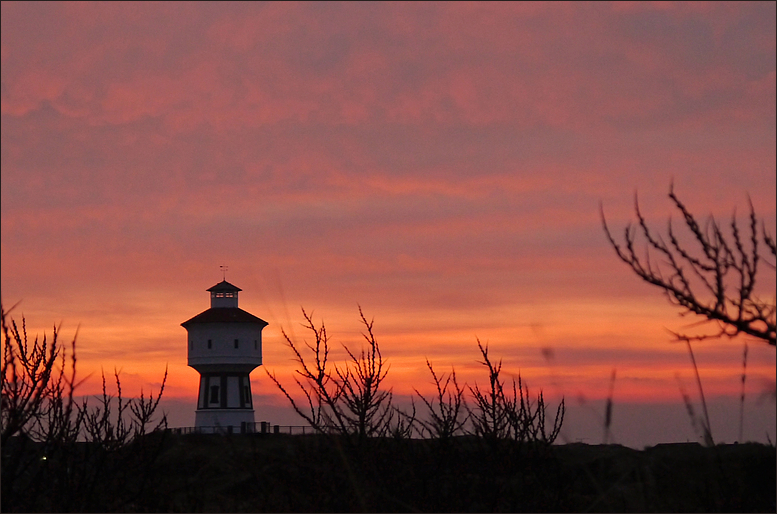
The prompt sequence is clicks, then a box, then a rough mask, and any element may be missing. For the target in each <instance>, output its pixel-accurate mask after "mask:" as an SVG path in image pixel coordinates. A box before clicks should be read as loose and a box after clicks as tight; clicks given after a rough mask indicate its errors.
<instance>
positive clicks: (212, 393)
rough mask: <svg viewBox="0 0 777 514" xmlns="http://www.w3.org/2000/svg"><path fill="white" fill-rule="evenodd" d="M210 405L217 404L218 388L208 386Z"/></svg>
mask: <svg viewBox="0 0 777 514" xmlns="http://www.w3.org/2000/svg"><path fill="white" fill-rule="evenodd" d="M210 403H219V386H210Z"/></svg>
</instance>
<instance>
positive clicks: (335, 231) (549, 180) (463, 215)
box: [0, 2, 777, 445]
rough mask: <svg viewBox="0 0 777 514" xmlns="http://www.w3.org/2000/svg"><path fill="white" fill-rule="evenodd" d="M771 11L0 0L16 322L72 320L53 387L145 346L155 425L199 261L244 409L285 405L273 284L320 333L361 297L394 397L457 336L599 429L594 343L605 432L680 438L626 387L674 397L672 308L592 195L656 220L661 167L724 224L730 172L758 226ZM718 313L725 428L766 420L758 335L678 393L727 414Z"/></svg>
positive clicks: (141, 373)
mask: <svg viewBox="0 0 777 514" xmlns="http://www.w3.org/2000/svg"><path fill="white" fill-rule="evenodd" d="M775 39H776V36H775V4H774V3H770V2H716V3H704V4H701V3H699V4H697V3H617V2H616V3H574V4H563V5H561V4H541V3H531V2H530V3H495V4H494V3H488V4H482V3H419V4H400V3H396V4H395V3H382V4H373V3H320V4H319V3H267V4H261V3H224V2H219V3H168V4H144V3H140V4H129V3H124V2H118V3H59V2H57V3H23V2H10V3H9V2H3V4H2V127H1V128H2V131H1V134H2V135H1V137H2V175H1V180H2V203H1V204H0V211H1V212H2V227H1V228H2V231H1V236H0V237H1V238H2V255H1V257H2V259H1V262H2V302H3V306H4V308H6V309H7V308H9V307H10V306H11V305H13V304H16V303H17V302H19V301H21V303H19V304H18V306H17V307H16V308H15V309H14V311H13V312H12V315H13V317H14V318H15V319H16V320H17V321H20V319H21V317H22V315H23V316H24V317H25V318H26V320H27V324H28V332H29V333H30V334H31V335H33V336H34V335H35V334H39V335H42V334H43V333H44V332H45V333H47V334H51V327H52V326H53V325H54V324H59V323H60V322H61V323H62V335H63V337H64V338H65V339H67V340H68V341H69V340H70V339H72V337H73V335H74V334H75V331H76V327H79V332H78V374H79V376H80V377H82V378H84V377H87V376H89V377H90V378H89V379H88V380H86V381H85V382H84V383H83V384H82V385H81V390H80V393H81V394H95V393H97V392H98V391H100V389H101V381H100V380H99V376H100V373H101V370H104V371H105V373H106V375H108V376H111V375H112V373H113V370H114V369H117V370H121V377H122V388H123V392H124V394H125V395H126V394H136V392H139V391H140V389H141V388H143V390H144V391H149V390H150V389H153V390H155V391H156V390H158V388H159V387H160V385H161V384H160V382H161V378H162V376H163V374H164V370H165V367H166V366H167V368H168V370H169V376H168V380H167V384H166V389H165V396H164V397H163V404H164V402H168V403H167V405H168V407H169V409H170V412H171V423H172V424H173V425H178V426H180V425H185V424H193V420H194V408H195V402H196V399H197V387H198V374H197V372H195V371H194V370H192V369H191V368H188V367H187V365H186V359H187V346H186V331H185V330H184V329H183V328H182V327H181V326H180V324H181V322H183V321H185V320H187V319H189V318H191V317H192V316H194V315H196V314H197V313H199V312H202V311H204V310H205V309H207V308H208V297H207V294H206V293H205V290H206V289H207V288H208V287H210V286H212V285H213V284H215V283H216V282H218V281H220V280H221V279H222V274H221V271H220V270H219V266H220V265H223V264H228V265H229V271H228V273H227V276H226V279H227V280H228V281H229V282H230V283H232V284H234V285H236V286H238V287H239V288H241V289H242V292H241V296H240V305H241V308H244V309H245V310H247V311H248V312H250V313H252V314H255V315H256V316H259V317H261V318H262V319H264V320H265V321H267V322H268V323H269V325H268V326H267V327H266V328H265V329H264V332H263V338H264V339H263V345H264V346H263V364H262V366H261V368H258V369H256V370H255V371H253V373H252V375H251V379H252V390H253V394H254V408H255V411H256V416H257V420H262V419H265V418H264V417H263V414H262V413H263V412H265V413H267V414H266V415H267V417H268V418H267V419H269V418H270V417H272V416H276V418H274V421H275V422H278V423H285V424H298V423H299V422H300V420H299V418H297V417H295V416H294V414H293V413H291V412H290V411H289V409H288V408H287V407H288V406H287V404H286V400H285V398H283V396H282V395H281V394H280V393H279V391H278V390H277V388H276V387H275V386H274V385H273V384H272V382H271V381H270V380H269V379H268V377H267V376H266V375H265V369H266V370H268V371H271V372H274V373H275V374H276V375H277V376H278V378H279V379H280V380H282V381H288V382H290V381H291V380H292V377H293V376H294V366H295V364H294V362H293V354H292V353H291V352H290V350H289V349H288V347H287V346H286V345H285V343H284V340H283V337H282V334H281V330H282V329H283V330H285V331H286V333H287V334H289V335H290V336H292V337H294V338H295V340H297V341H300V342H301V341H302V339H303V338H308V337H309V336H308V334H306V333H305V329H304V328H303V327H302V326H301V325H300V322H302V321H303V318H302V316H301V311H300V307H304V308H305V309H306V310H307V311H308V312H310V311H313V313H314V314H313V319H314V320H315V321H316V323H320V322H321V320H323V321H324V322H325V323H326V326H327V329H328V331H329V333H330V336H331V338H332V339H331V343H332V347H333V349H332V358H333V360H334V361H342V360H343V359H345V356H346V354H345V352H344V351H343V350H342V347H341V343H344V344H347V345H349V347H351V348H354V349H358V348H360V345H361V344H362V341H363V339H362V336H361V331H362V328H363V327H362V326H361V325H360V324H359V317H358V306H359V305H360V306H361V307H362V308H363V310H364V313H365V315H366V316H367V317H368V319H370V318H373V317H374V319H375V334H376V336H377V339H378V341H379V343H380V345H381V350H382V352H383V354H384V356H385V357H386V358H387V359H388V361H389V363H390V364H391V371H390V373H389V378H388V379H387V383H388V384H389V385H390V387H392V388H393V390H394V393H395V394H396V395H397V397H399V398H401V399H402V401H405V400H407V401H409V397H410V396H412V395H413V394H414V390H415V389H417V390H419V391H421V392H422V393H429V392H431V391H432V387H433V384H432V382H431V377H430V375H429V372H428V369H427V368H426V364H425V362H426V359H427V358H428V359H429V360H430V361H431V362H433V364H434V366H435V369H437V370H439V371H440V372H449V371H450V370H451V367H454V368H455V370H456V374H457V377H458V380H459V382H460V383H461V384H464V383H466V384H468V385H474V384H475V383H476V382H477V383H479V384H480V383H483V381H484V380H486V375H485V373H484V371H483V369H482V366H481V365H479V364H478V363H477V361H478V360H479V353H478V348H477V344H476V340H477V338H479V339H480V340H481V341H482V342H484V343H485V342H488V344H489V348H490V351H491V355H493V356H494V357H495V358H501V359H502V361H503V366H504V368H503V369H504V370H505V372H506V375H505V376H506V377H508V378H510V377H513V376H515V377H517V375H518V373H519V372H520V374H521V376H522V378H523V379H525V381H526V382H527V383H528V384H529V386H530V388H531V389H532V390H534V391H539V390H540V389H542V390H544V391H545V393H546V394H547V395H548V396H549V397H552V398H554V401H557V400H558V399H559V398H560V397H561V396H562V395H563V396H564V397H565V398H566V401H567V404H568V405H570V407H571V408H572V410H571V411H570V416H571V417H570V418H569V419H568V421H567V426H566V428H565V431H566V432H565V434H566V436H567V437H568V439H569V440H575V439H577V438H585V437H588V438H591V439H592V440H595V438H596V437H599V436H600V434H599V432H598V430H599V429H600V428H601V427H600V426H599V427H598V428H597V427H596V421H595V419H596V418H595V415H594V414H595V413H594V411H596V409H599V411H596V412H599V413H601V406H602V405H603V404H602V402H603V401H605V400H606V398H607V397H608V394H609V388H610V376H611V373H612V370H613V369H615V370H616V381H615V383H614V393H613V394H614V402H615V404H616V410H615V413H616V418H615V420H616V421H617V422H618V423H621V424H620V425H617V427H616V428H617V430H616V428H614V430H616V432H614V433H617V434H619V435H620V440H621V441H626V442H628V443H629V444H633V445H640V444H647V443H648V442H650V443H656V442H662V441H669V440H673V439H676V438H693V437H695V435H694V434H693V430H692V429H691V427H690V423H688V422H687V419H685V420H684V421H685V422H686V423H685V424H682V422H681V426H679V427H676V426H673V428H669V427H668V428H666V431H665V432H662V430H663V429H658V428H657V429H655V430H653V431H652V432H651V433H650V434H646V432H645V430H646V429H645V425H641V423H643V422H644V423H648V422H647V421H645V420H644V418H640V414H639V413H640V412H644V413H645V416H646V417H651V418H653V419H652V420H651V421H650V423H658V421H656V420H657V419H658V418H660V415H658V414H656V412H657V411H655V410H650V409H653V408H656V409H658V408H659V407H656V406H657V405H660V408H661V409H664V410H662V411H661V412H663V413H671V414H666V415H667V419H673V420H676V419H682V417H683V416H686V414H685V406H684V405H683V400H682V397H681V392H680V391H681V388H684V390H685V392H686V393H687V394H688V395H689V396H690V397H692V399H693V400H694V401H698V391H697V386H696V383H695V375H694V370H693V367H692V366H691V363H690V359H689V356H688V351H687V348H686V347H685V346H684V345H683V344H680V343H672V342H670V341H671V339H672V336H671V335H670V333H669V331H670V330H674V331H677V330H681V329H685V328H687V327H689V326H690V325H691V324H693V323H696V322H698V321H699V319H698V318H694V317H692V316H686V317H679V316H678V313H679V310H678V309H677V308H676V307H674V306H672V305H670V304H669V303H668V302H667V300H666V298H665V297H664V296H663V295H662V293H661V292H660V291H659V290H658V289H656V288H654V287H652V286H650V285H648V284H646V283H644V282H642V281H641V280H640V279H639V278H638V277H637V276H635V275H634V274H633V273H632V271H631V270H630V269H629V268H628V267H627V266H626V265H625V264H624V263H622V262H621V261H619V260H618V257H617V256H616V254H615V252H614V251H613V248H612V247H611V246H610V244H609V243H608V241H607V238H606V236H605V233H604V230H603V228H602V224H601V219H600V212H599V208H600V205H601V206H602V207H603V209H604V213H605V216H606V219H607V223H608V226H609V227H610V229H611V230H612V231H613V233H614V234H615V235H617V236H622V234H623V230H624V227H625V226H626V225H627V224H628V223H632V224H633V223H634V222H635V220H636V218H635V214H634V195H635V191H636V192H637V193H638V198H639V206H640V209H641V212H642V214H643V215H644V216H645V218H646V220H647V223H648V224H649V226H650V228H651V229H652V230H655V231H656V233H662V234H665V231H666V227H667V221H668V219H669V218H670V216H671V217H672V222H673V224H674V225H673V226H675V227H676V228H678V229H679V228H680V226H681V223H682V219H681V217H680V215H679V213H678V212H677V211H676V210H673V206H672V203H671V202H670V201H669V199H668V198H667V193H668V191H669V187H670V184H674V189H675V192H676V193H677V194H678V196H679V197H680V198H682V199H683V201H684V202H686V205H687V207H688V209H690V211H691V212H693V213H694V214H695V215H696V216H697V217H698V219H699V220H701V221H703V220H705V219H706V218H707V216H709V215H712V216H714V217H715V218H716V219H717V220H718V221H719V222H720V224H721V226H722V227H723V228H724V230H726V231H729V230H730V229H729V224H730V219H731V216H732V214H733V213H734V212H735V210H736V216H737V219H738V220H739V222H740V224H741V226H742V227H746V217H747V213H748V197H749V198H750V200H751V201H752V204H753V206H754V209H755V212H756V215H757V216H758V219H759V220H762V221H763V224H764V229H765V230H766V232H767V233H769V234H771V235H772V236H773V235H774V234H775V211H776V208H777V207H776V205H777V195H776V194H775V189H777V179H776V176H777V163H776V161H777V153H776V152H775V147H776V146H777V138H776V136H775V111H776V108H775V104H776V102H775V87H776V83H775V76H776V71H775V61H776V55H775V54H776V52H775ZM759 231H760V228H759ZM729 233H730V232H726V234H729ZM680 239H681V241H682V242H684V243H688V244H689V245H691V246H692V245H693V241H692V239H691V237H690V236H689V234H688V233H687V232H683V233H681V235H680ZM761 249H762V250H763V251H762V252H761V254H762V256H763V260H762V262H761V263H760V264H759V279H758V282H757V283H756V292H757V294H758V296H759V297H760V298H762V299H766V301H767V302H768V301H771V302H774V296H775V289H774V283H775V273H774V269H773V268H770V267H769V266H768V264H767V263H772V264H773V261H774V259H773V258H772V257H771V255H769V254H768V251H767V250H766V249H765V248H763V246H762V248H761ZM764 261H766V262H764ZM705 329H709V330H714V327H712V326H707V327H704V326H702V327H700V330H705ZM745 342H747V344H748V348H749V357H748V363H747V372H748V377H747V383H746V386H747V398H746V401H747V408H748V409H750V410H748V411H747V412H749V413H750V414H749V417H748V418H747V421H746V422H747V423H748V425H747V426H748V428H747V430H746V433H747V434H748V437H749V438H752V439H754V440H764V441H765V437H766V436H765V434H766V433H768V434H770V435H769V437H770V438H771V439H772V440H773V441H774V440H776V439H777V437H776V434H775V430H776V425H777V422H776V421H775V414H774V409H773V407H774V403H773V401H774V400H773V396H771V397H770V393H769V391H773V388H774V376H775V367H774V362H775V361H774V359H775V354H774V347H771V346H768V345H767V344H766V343H764V342H762V341H757V340H755V339H754V338H749V337H744V336H740V337H737V338H734V339H731V340H730V339H722V340H719V341H705V342H701V343H694V346H693V348H694V352H695V356H696V359H697V363H698V367H699V373H700V375H701V378H702V382H703V386H704V393H705V395H707V396H708V397H709V398H710V399H711V400H710V402H711V403H714V402H719V403H718V405H719V410H718V411H716V412H718V414H715V416H717V417H715V420H714V423H715V424H716V426H717V427H719V428H718V430H719V431H720V432H721V433H723V434H728V433H729V432H727V430H729V428H730V427H729V425H730V426H738V425H737V423H738V419H735V418H736V416H732V417H731V418H730V419H729V418H728V417H727V416H726V414H725V412H726V409H727V408H728V406H730V405H737V403H736V402H737V401H738V398H739V394H740V390H741V376H740V375H741V371H742V350H743V345H744V344H745ZM262 368H264V369H262ZM770 402H771V403H770ZM618 405H621V406H622V410H621V411H618V410H617V406H618ZM263 408H264V409H265V410H264V411H263ZM643 408H644V410H640V409H643ZM284 409H285V410H284ZM574 409H578V410H574ZM713 410H714V409H713ZM626 411H628V412H629V413H630V414H629V415H628V418H625V417H624V418H621V419H618V418H617V413H618V412H626ZM737 412H738V410H737ZM678 413H679V414H678ZM589 414H590V416H592V417H590V418H586V416H589ZM597 415H598V414H597ZM586 419H587V420H588V421H586ZM592 420H594V421H592ZM586 422H590V423H589V425H590V424H591V423H593V426H594V428H595V429H596V430H593V429H592V430H593V433H594V435H585V434H588V432H586V431H587V430H589V429H588V428H585V427H586V426H587V425H586ZM673 423H674V422H673ZM732 430H733V429H732ZM584 433H585V434H584ZM596 434H599V436H597V435H596ZM629 434H630V435H629ZM678 434H679V435H678ZM651 437H652V439H650V438H651ZM725 437H729V436H725ZM730 439H731V438H730V437H729V440H730Z"/></svg>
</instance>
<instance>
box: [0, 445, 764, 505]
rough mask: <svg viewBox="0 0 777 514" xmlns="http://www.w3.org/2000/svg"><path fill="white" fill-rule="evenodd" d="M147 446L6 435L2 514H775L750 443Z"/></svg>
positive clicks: (758, 453)
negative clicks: (64, 445) (12, 465)
mask: <svg viewBox="0 0 777 514" xmlns="http://www.w3.org/2000/svg"><path fill="white" fill-rule="evenodd" d="M144 439H145V440H144V441H135V442H133V444H132V445H130V447H127V448H121V449H119V450H117V451H116V453H115V454H111V453H110V452H107V453H106V452H104V451H102V450H100V451H97V450H96V449H94V448H90V447H89V446H88V445H87V443H78V448H71V449H70V450H69V453H68V455H70V458H69V459H68V469H67V470H66V469H62V466H59V465H58V463H57V457H56V455H64V454H65V453H63V452H62V451H53V450H54V449H53V448H47V447H46V446H45V445H43V444H37V443H32V442H30V441H26V442H25V441H23V440H21V439H19V438H16V437H15V438H13V440H12V441H9V444H7V445H5V446H4V447H3V459H4V460H5V459H8V458H16V459H20V462H22V463H23V464H24V465H23V466H21V467H19V466H17V468H16V469H21V470H22V471H21V475H20V476H17V477H15V479H14V480H13V483H14V485H15V487H14V490H9V488H8V487H7V485H8V484H7V483H6V484H4V487H3V498H2V500H3V505H2V508H3V511H27V512H30V511H55V512H58V511H68V510H71V511H72V510H80V511H103V512H107V511H124V512H128V511H152V512H263V511H264V512H417V511H420V512H522V511H523V512H586V511H589V512H667V511H674V512H678V511H680V512H775V495H776V491H775V489H776V486H775V484H776V483H777V479H776V477H775V468H776V466H775V464H776V459H775V455H776V454H775V447H774V446H766V445H762V444H755V443H749V444H739V445H718V446H716V447H712V448H705V447H702V446H701V445H699V444H697V443H683V444H664V445H658V446H655V447H651V448H647V449H645V450H643V451H638V450H634V449H631V448H626V447H622V446H618V445H586V444H581V443H575V444H567V445H558V446H550V447H548V446H542V445H531V444H527V443H524V444H517V443H515V442H512V441H505V440H493V441H488V440H484V439H481V438H475V437H468V436H462V437H455V438H452V439H450V440H448V441H447V442H446V441H441V440H417V439H391V438H372V439H365V440H361V441H359V440H353V439H345V438H343V437H328V436H322V435H306V436H289V435H283V434H281V435H275V434H247V435H238V434H236V435H229V436H227V435H204V434H188V435H176V434H173V433H171V432H169V431H168V432H163V433H155V434H151V435H149V436H145V438H144ZM133 445H134V446H136V447H135V448H133ZM22 447H23V451H22V452H20V450H21V449H22ZM141 450H142V451H141ZM47 454H50V455H51V457H47V458H45V459H44V457H46V455H47ZM74 454H75V455H80V456H81V457H82V461H81V462H80V463H79V461H78V460H77V459H76V460H73V458H72V456H73V455H74ZM20 455H21V458H20ZM140 459H145V461H140ZM74 463H75V465H74ZM76 474H77V475H78V476H75V475H76ZM25 477H27V478H25ZM6 478H9V477H5V476H4V477H3V479H4V482H5V479H6ZM63 487H64V489H63ZM68 487H72V488H75V489H76V490H77V491H75V492H71V493H70V494H66V493H65V492H63V491H67V490H68V489H67V488H68ZM65 501H68V502H70V503H68V504H64V503H63V502H65Z"/></svg>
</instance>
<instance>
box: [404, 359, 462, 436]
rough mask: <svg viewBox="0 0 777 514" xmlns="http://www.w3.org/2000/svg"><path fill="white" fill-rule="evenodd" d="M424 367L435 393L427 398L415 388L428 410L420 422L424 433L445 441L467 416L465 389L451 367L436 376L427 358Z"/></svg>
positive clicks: (459, 427)
mask: <svg viewBox="0 0 777 514" xmlns="http://www.w3.org/2000/svg"><path fill="white" fill-rule="evenodd" d="M426 367H427V368H429V372H430V373H431V374H432V379H433V380H434V385H435V387H436V389H437V395H436V396H435V397H434V398H433V399H432V400H427V399H426V398H425V397H424V396H423V395H422V394H421V393H419V392H418V390H417V389H415V392H416V394H417V395H418V397H419V398H421V401H423V402H424V405H426V408H427V410H428V412H429V419H428V420H427V421H420V424H421V426H422V427H423V430H424V433H425V434H427V435H429V436H430V437H433V438H435V439H439V440H442V441H445V440H448V439H450V438H451V437H453V436H454V435H456V434H457V433H459V432H461V430H462V429H463V427H464V424H465V423H466V422H467V419H468V418H469V416H468V415H465V410H466V405H465V400H464V392H465V389H464V388H462V387H460V386H459V383H458V381H457V380H456V371H455V370H453V369H451V372H450V373H449V374H447V375H441V376H439V377H438V376H437V373H435V371H434V368H433V367H432V363H431V362H429V359H427V360H426ZM462 416H464V417H463V418H462Z"/></svg>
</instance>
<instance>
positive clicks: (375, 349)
mask: <svg viewBox="0 0 777 514" xmlns="http://www.w3.org/2000/svg"><path fill="white" fill-rule="evenodd" d="M302 315H303V316H304V318H305V321H306V324H304V325H303V326H304V327H305V328H307V329H309V330H310V331H311V332H312V333H313V337H314V341H315V342H314V343H308V342H305V346H306V347H307V348H308V350H309V351H310V352H311V354H312V358H307V359H306V358H305V357H304V356H303V355H302V352H301V348H300V347H299V345H298V343H295V342H294V341H293V340H292V339H291V338H290V337H289V336H288V335H287V334H286V332H285V331H282V333H283V337H284V338H285V340H286V344H287V345H288V346H289V348H291V350H292V352H294V355H295V361H296V362H297V363H298V365H299V366H298V369H297V370H296V373H297V375H299V377H301V378H299V377H295V379H294V380H295V382H296V384H297V386H298V387H299V389H300V391H301V392H302V394H303V395H304V397H305V401H306V402H307V406H306V407H303V406H302V405H300V404H299V403H298V402H297V400H295V399H294V397H293V396H292V395H291V394H290V393H289V392H288V391H287V390H286V388H285V387H284V386H283V385H282V384H281V383H280V381H279V380H278V378H277V377H276V376H275V374H273V373H270V372H269V371H267V375H268V376H269V377H270V379H271V380H272V381H273V382H274V383H275V385H276V386H277V387H278V388H279V389H280V390H281V392H283V394H284V395H285V396H286V398H287V399H288V400H289V402H290V403H291V405H292V407H293V408H294V410H295V411H296V412H297V414H299V415H300V416H302V417H303V418H304V419H305V421H307V422H308V423H309V424H310V426H311V427H313V428H314V429H315V430H317V431H318V432H321V433H329V434H331V433H335V434H342V435H351V436H357V437H358V438H359V439H363V438H365V437H371V436H385V435H388V434H391V433H394V435H396V434H401V433H403V432H406V431H407V426H406V425H407V419H411V418H405V419H404V420H402V419H401V418H402V416H399V415H398V414H397V412H398V411H397V410H396V409H395V408H394V407H393V406H392V392H391V390H390V389H385V387H384V381H385V379H386V376H387V375H388V371H389V366H388V364H387V362H386V361H385V360H384V359H383V355H382V354H381V352H380V346H379V345H378V342H377V340H376V339H375V335H374V333H373V320H370V321H367V319H366V318H365V316H364V313H363V312H362V309H361V307H359V316H360V318H361V322H362V324H363V325H364V326H365V328H366V333H363V334H362V335H363V336H364V339H365V340H366V341H367V348H366V349H364V348H363V349H362V350H361V352H360V353H359V354H358V355H356V354H354V353H353V352H352V351H351V350H350V349H349V348H348V347H347V346H345V345H343V348H344V349H345V351H346V353H347V354H348V357H349V360H348V361H347V362H346V363H345V364H343V365H341V366H337V365H334V366H333V367H328V364H329V362H328V361H329V351H330V348H329V336H328V335H327V332H326V326H325V325H324V323H323V322H321V326H320V327H317V326H316V325H315V323H314V322H313V319H312V315H308V313H307V312H305V309H302Z"/></svg>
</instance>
